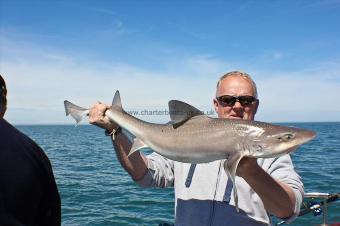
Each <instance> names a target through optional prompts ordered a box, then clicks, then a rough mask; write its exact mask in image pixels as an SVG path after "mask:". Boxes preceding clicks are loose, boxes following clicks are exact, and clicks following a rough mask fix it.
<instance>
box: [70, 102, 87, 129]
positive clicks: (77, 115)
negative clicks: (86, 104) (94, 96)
mask: <svg viewBox="0 0 340 226" xmlns="http://www.w3.org/2000/svg"><path fill="white" fill-rule="evenodd" d="M64 106H65V113H66V116H68V115H71V116H72V118H74V119H75V120H76V124H79V122H80V121H81V120H82V119H83V118H85V117H86V116H88V115H89V109H86V108H82V107H79V106H77V105H75V104H72V103H71V102H69V101H67V100H65V101H64Z"/></svg>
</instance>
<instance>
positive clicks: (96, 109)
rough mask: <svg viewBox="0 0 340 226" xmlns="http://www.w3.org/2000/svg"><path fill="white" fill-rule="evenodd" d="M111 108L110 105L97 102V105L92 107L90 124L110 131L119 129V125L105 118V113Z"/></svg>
mask: <svg viewBox="0 0 340 226" xmlns="http://www.w3.org/2000/svg"><path fill="white" fill-rule="evenodd" d="M109 108H110V106H109V105H106V104H102V103H100V102H97V103H96V104H94V105H93V106H91V107H90V113H89V122H90V123H91V124H93V125H96V126H98V127H100V128H103V129H106V130H108V131H112V130H113V129H115V128H117V127H118V125H117V124H116V123H114V122H112V121H110V120H109V118H108V117H106V116H105V112H106V110H108V109H109Z"/></svg>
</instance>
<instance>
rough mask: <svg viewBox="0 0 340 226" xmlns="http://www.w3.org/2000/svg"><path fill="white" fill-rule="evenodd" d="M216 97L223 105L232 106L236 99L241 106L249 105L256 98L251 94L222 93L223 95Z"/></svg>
mask: <svg viewBox="0 0 340 226" xmlns="http://www.w3.org/2000/svg"><path fill="white" fill-rule="evenodd" d="M216 99H217V101H218V102H219V103H220V104H221V105H222V106H223V107H225V106H229V107H232V106H234V104H235V103H236V101H238V102H240V104H241V105H242V106H243V107H248V106H249V105H251V104H252V103H254V102H255V101H257V99H256V98H255V97H253V96H238V97H237V96H230V95H223V96H219V97H216Z"/></svg>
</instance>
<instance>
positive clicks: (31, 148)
mask: <svg viewBox="0 0 340 226" xmlns="http://www.w3.org/2000/svg"><path fill="white" fill-rule="evenodd" d="M6 110H7V88H6V84H5V81H4V79H3V78H2V76H1V75H0V225H1V226H23V225H25V226H58V225H60V224H61V211H60V210H61V209H60V196H59V192H58V189H57V185H56V182H55V179H54V175H53V171H52V167H51V163H50V161H49V159H48V157H47V156H46V154H45V153H44V151H43V150H42V149H41V148H40V147H39V146H38V145H37V144H36V143H35V142H34V141H33V140H31V139H30V138H29V137H27V136H26V135H25V134H23V133H21V132H20V131H19V130H17V129H16V128H15V127H14V126H12V125H11V124H10V123H9V122H7V121H6V120H5V119H4V115H5V112H6Z"/></svg>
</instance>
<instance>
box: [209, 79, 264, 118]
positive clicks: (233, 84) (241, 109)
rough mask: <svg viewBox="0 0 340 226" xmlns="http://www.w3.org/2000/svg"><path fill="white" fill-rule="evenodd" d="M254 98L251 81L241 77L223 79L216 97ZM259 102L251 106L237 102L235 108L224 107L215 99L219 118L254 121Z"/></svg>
mask: <svg viewBox="0 0 340 226" xmlns="http://www.w3.org/2000/svg"><path fill="white" fill-rule="evenodd" d="M223 95H230V96H254V93H253V87H252V84H251V83H250V81H248V80H247V79H245V78H243V77H240V76H230V77H227V78H225V79H223V80H222V81H221V83H220V86H219V87H218V89H217V91H216V96H217V97H219V96H223ZM258 104H259V102H258V101H255V102H254V103H252V104H250V105H249V106H242V105H241V104H240V102H239V101H236V102H235V104H234V105H233V106H225V105H224V106H223V105H221V103H219V101H217V100H216V99H214V106H215V111H216V112H217V115H218V117H219V118H228V119H244V120H254V116H255V114H256V110H257V107H258Z"/></svg>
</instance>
